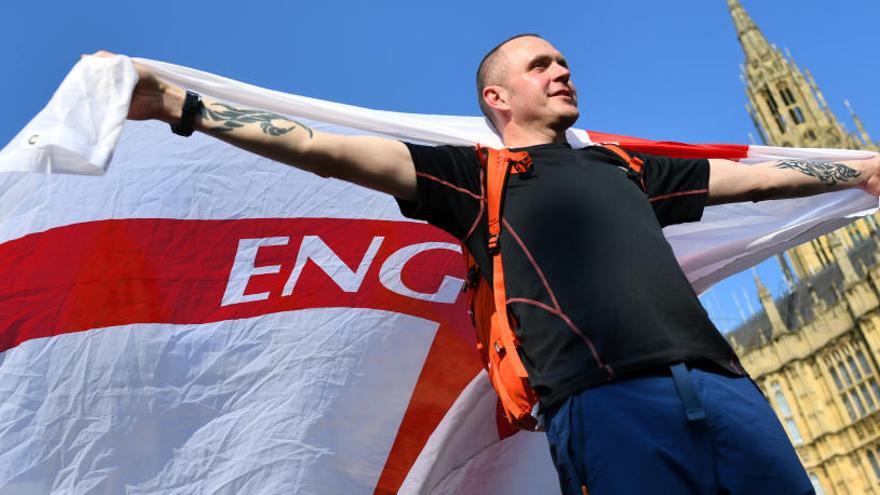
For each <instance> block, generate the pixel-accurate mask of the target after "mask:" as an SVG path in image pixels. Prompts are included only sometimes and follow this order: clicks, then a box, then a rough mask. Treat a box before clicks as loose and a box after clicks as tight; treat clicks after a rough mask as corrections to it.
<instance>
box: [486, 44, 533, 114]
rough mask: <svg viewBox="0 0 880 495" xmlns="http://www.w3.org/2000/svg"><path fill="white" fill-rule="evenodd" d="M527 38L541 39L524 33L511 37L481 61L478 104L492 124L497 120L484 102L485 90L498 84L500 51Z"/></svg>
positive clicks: (496, 46) (490, 51)
mask: <svg viewBox="0 0 880 495" xmlns="http://www.w3.org/2000/svg"><path fill="white" fill-rule="evenodd" d="M527 36H531V37H534V38H541V36H540V35H538V34H534V33H522V34H517V35H515V36H511V37H510V38H507V39H506V40H504V41H502V42H501V43H498V44H497V45H495V48H493V49H491V50H489V53H487V54H486V55H485V56H484V57H483V60H481V61H480V65H479V66H478V67H477V102H478V103H479V104H480V110H481V111H482V112H483V115H485V116H486V118H488V119H489V121H490V122H492V124H495V119H494V118H493V117H492V109H491V108H489V105H487V104H486V101H485V100H483V89H484V88H485V87H486V86H489V85H490V84H495V83H496V81H495V78H496V77H497V76H496V73H497V71H498V57H497V55H498V50H500V49H501V47H502V46H504V45H506V44H507V43H509V42H511V41H513V40H515V39H518V38H525V37H527ZM541 39H544V38H541Z"/></svg>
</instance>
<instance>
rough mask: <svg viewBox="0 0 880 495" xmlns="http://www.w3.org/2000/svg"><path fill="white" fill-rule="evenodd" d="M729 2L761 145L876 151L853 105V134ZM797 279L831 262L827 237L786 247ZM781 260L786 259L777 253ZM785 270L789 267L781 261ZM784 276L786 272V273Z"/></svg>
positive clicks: (865, 228) (860, 229) (852, 232)
mask: <svg viewBox="0 0 880 495" xmlns="http://www.w3.org/2000/svg"><path fill="white" fill-rule="evenodd" d="M727 6H728V8H729V9H730V15H731V17H733V23H734V26H735V27H736V35H737V38H738V39H739V43H740V45H741V46H742V49H743V52H744V53H745V63H744V64H743V66H742V71H743V74H742V77H743V81H744V82H745V83H746V93H747V95H748V98H749V103H748V105H747V106H746V109H747V111H748V112H749V115H750V116H751V118H752V121H753V123H754V125H755V128H756V130H757V132H758V135H759V136H760V139H761V141H762V142H763V144H766V145H771V146H795V147H800V148H848V149H869V150H874V151H877V150H878V147H880V143H875V142H873V141H872V140H871V137H870V136H869V135H868V132H867V131H866V130H865V126H864V125H863V124H862V121H861V119H859V117H858V115H856V113H855V112H854V111H853V110H852V107H851V106H850V104H849V102H846V105H847V107H848V108H849V109H850V113H851V116H852V120H853V123H854V124H855V127H856V129H857V132H856V133H850V132H848V131H847V130H846V128H845V127H844V126H843V124H842V123H841V122H840V121H839V120H838V119H837V117H835V116H834V114H833V113H832V112H831V109H830V108H828V104H827V103H826V101H825V97H824V96H823V95H822V92H821V91H820V90H819V87H818V86H817V85H816V82H815V81H814V80H813V76H812V75H811V74H810V72H809V71H808V70H805V71H804V72H801V70H800V69H799V68H798V66H797V65H795V63H794V61H793V60H792V58H791V55H790V54H789V53H787V51H786V54H785V55H783V53H782V52H780V50H779V49H777V48H776V46H775V45H773V44H771V43H769V42H768V41H767V38H765V37H764V35H763V33H761V30H760V29H758V27H757V26H755V23H754V22H753V21H752V19H751V17H749V15H748V13H746V11H745V9H744V8H743V7H742V5H741V4H740V2H739V1H738V0H728V2H727ZM875 229H876V222H875V221H874V219H873V218H870V219H866V220H862V221H859V222H856V224H854V225H852V226H850V227H847V230H848V234H849V235H847V236H844V243H845V244H847V246H851V245H852V242H851V241H849V240H847V238H848V237H852V238H853V240H858V239H860V238H862V237H864V236H867V235H869V234H870V232H871V231H873V230H875ZM788 257H789V259H790V260H791V262H792V265H794V271H795V273H796V274H797V276H798V278H805V277H808V276H809V275H811V274H813V273H816V272H818V271H819V270H821V268H822V267H824V266H828V265H830V264H831V263H833V261H834V258H833V256H832V253H831V249H830V244H829V241H828V239H827V238H825V237H823V238H820V239H816V240H814V241H812V242H810V243H807V244H804V245H802V246H798V247H796V248H794V249H792V250H790V251H789V252H788ZM780 262H782V263H783V265H784V261H783V260H782V258H781V257H780ZM783 270H784V271H787V270H788V267H787V266H783ZM787 276H790V275H789V274H788V273H787Z"/></svg>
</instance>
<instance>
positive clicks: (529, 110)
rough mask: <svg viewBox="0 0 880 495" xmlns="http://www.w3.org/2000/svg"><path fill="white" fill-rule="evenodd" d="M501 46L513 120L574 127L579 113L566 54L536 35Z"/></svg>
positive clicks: (550, 125)
mask: <svg viewBox="0 0 880 495" xmlns="http://www.w3.org/2000/svg"><path fill="white" fill-rule="evenodd" d="M501 50H503V53H502V55H503V60H502V63H503V64H504V67H503V76H502V77H503V79H504V83H503V86H504V87H505V88H506V89H507V91H508V105H509V106H510V112H511V120H512V121H518V122H531V123H535V124H538V125H546V126H549V127H551V128H553V129H561V130H564V129H567V128H569V127H571V126H572V125H573V124H574V122H575V121H576V120H577V118H578V115H579V114H578V107H577V91H576V89H575V87H574V83H572V82H571V72H570V71H569V69H568V63H567V62H566V60H565V57H563V56H562V54H561V53H559V51H558V50H557V49H556V48H554V47H553V45H551V44H550V43H548V42H547V41H546V40H543V39H541V38H536V37H533V36H527V37H523V38H517V39H514V40H512V41H510V42H509V43H507V44H506V45H504V46H503V47H502V48H501Z"/></svg>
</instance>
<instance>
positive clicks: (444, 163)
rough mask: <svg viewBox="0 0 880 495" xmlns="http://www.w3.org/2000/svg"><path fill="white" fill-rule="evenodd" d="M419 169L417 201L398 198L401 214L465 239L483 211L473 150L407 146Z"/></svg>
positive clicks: (475, 154) (477, 169)
mask: <svg viewBox="0 0 880 495" xmlns="http://www.w3.org/2000/svg"><path fill="white" fill-rule="evenodd" d="M404 144H405V145H406V146H407V148H409V152H410V155H411V156H412V159H413V164H414V165H415V167H416V199H415V200H414V201H407V200H402V199H399V198H398V199H397V204H398V206H399V207H400V211H401V213H403V214H404V215H405V216H407V217H409V218H415V219H418V220H425V221H427V222H428V223H430V224H431V225H434V226H436V227H439V228H441V229H443V230H445V231H446V232H449V233H450V234H452V235H453V236H455V237H456V238H458V239H462V238H463V237H465V235H467V233H468V232H469V231H470V230H471V226H472V225H473V224H474V222H475V221H476V216H477V215H478V214H479V212H480V202H481V200H482V199H481V188H480V163H479V161H478V159H477V153H476V151H475V149H474V148H473V147H465V146H423V145H418V144H411V143H404Z"/></svg>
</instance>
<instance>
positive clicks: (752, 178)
mask: <svg viewBox="0 0 880 495" xmlns="http://www.w3.org/2000/svg"><path fill="white" fill-rule="evenodd" d="M853 188H860V189H863V190H865V191H866V192H868V193H870V194H873V195H874V196H880V156H874V157H873V158H869V159H866V160H849V161H842V162H821V161H812V160H802V159H788V160H778V161H773V162H765V163H759V164H756V165H751V166H744V165H741V164H739V163H737V162H732V161H729V160H714V159H713V160H709V200H708V204H710V205H712V204H722V203H734V202H739V201H763V200H767V199H784V198H796V197H802V196H811V195H814V194H821V193H826V192H832V191H839V190H841V189H853Z"/></svg>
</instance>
